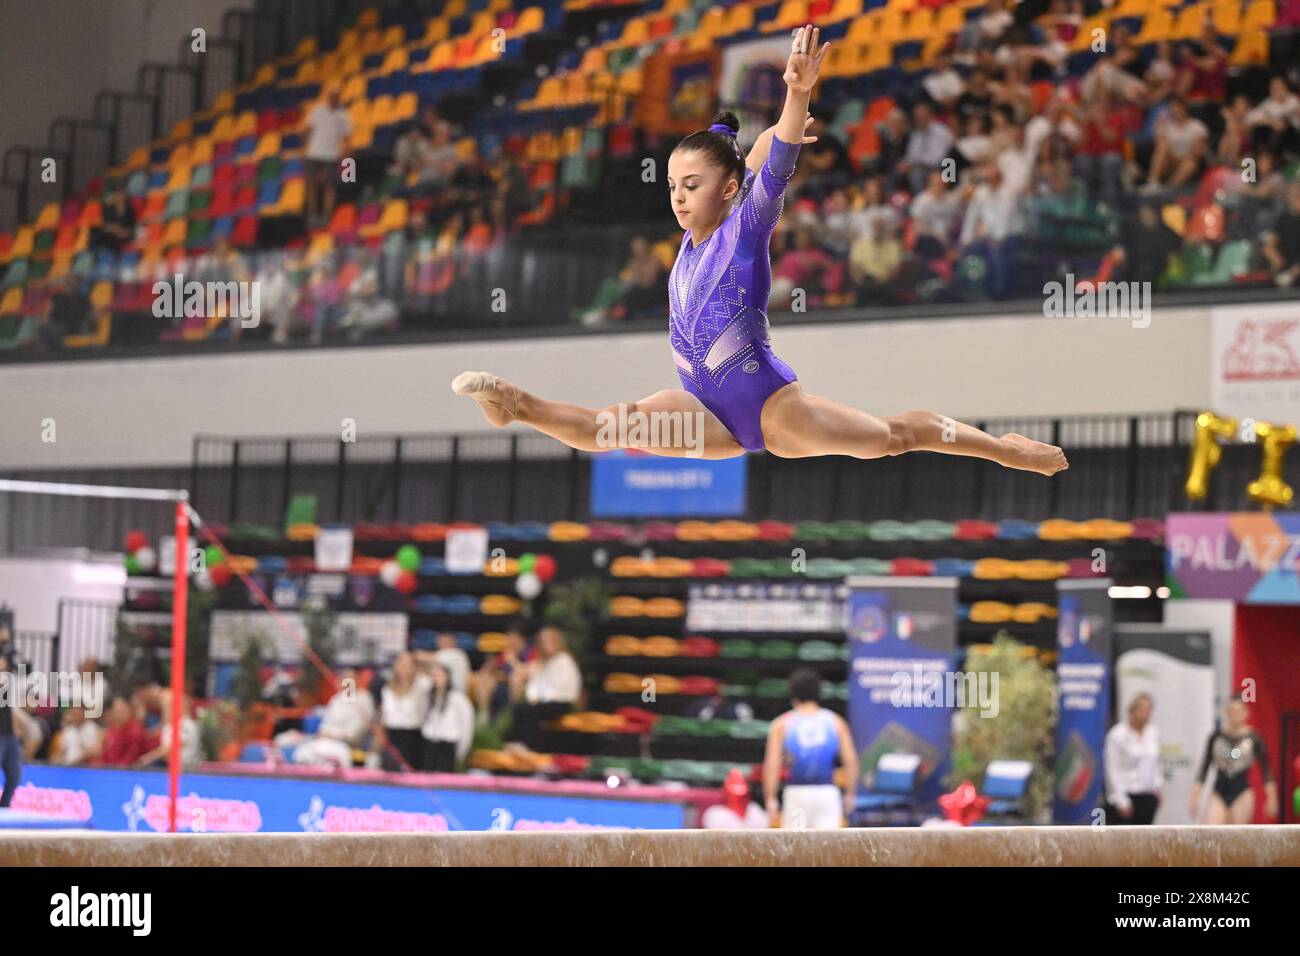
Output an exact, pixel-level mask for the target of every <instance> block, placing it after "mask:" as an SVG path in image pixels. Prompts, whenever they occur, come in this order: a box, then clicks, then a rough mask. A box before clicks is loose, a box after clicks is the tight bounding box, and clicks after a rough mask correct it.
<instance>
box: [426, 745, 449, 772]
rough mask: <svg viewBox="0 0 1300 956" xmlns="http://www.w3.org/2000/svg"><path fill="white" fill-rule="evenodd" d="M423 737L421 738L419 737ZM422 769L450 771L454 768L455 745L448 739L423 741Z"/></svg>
mask: <svg viewBox="0 0 1300 956" xmlns="http://www.w3.org/2000/svg"><path fill="white" fill-rule="evenodd" d="M421 739H423V738H421ZM422 769H424V770H428V771H429V772H430V773H451V772H452V771H454V770H455V769H456V745H455V744H454V743H452V742H451V741H450V740H425V741H424V767H423V768H422Z"/></svg>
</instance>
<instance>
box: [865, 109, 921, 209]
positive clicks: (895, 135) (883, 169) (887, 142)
mask: <svg viewBox="0 0 1300 956" xmlns="http://www.w3.org/2000/svg"><path fill="white" fill-rule="evenodd" d="M910 132H911V131H910V130H909V129H908V126H907V115H906V114H905V113H904V112H903V111H902V110H900V109H898V108H897V107H895V108H894V109H891V110H890V111H889V112H888V113H886V114H885V118H884V119H883V120H881V122H880V123H879V124H877V127H876V135H877V136H878V137H879V141H880V148H879V151H878V152H877V153H876V155H875V158H874V159H873V160H872V161H871V162H870V164H869V165H870V167H871V171H872V172H874V173H875V174H876V175H878V176H883V177H885V180H886V184H887V187H888V188H889V189H895V188H897V186H898V184H900V183H902V182H903V181H904V178H905V177H904V176H903V174H902V172H901V170H900V169H899V163H901V162H902V160H903V155H904V154H905V153H906V152H907V143H908V134H909V133H910Z"/></svg>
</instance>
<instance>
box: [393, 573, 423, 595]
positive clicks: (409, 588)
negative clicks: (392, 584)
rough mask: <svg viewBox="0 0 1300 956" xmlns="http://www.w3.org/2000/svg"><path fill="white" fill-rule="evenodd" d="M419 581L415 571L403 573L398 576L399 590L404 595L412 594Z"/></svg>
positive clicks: (397, 585)
mask: <svg viewBox="0 0 1300 956" xmlns="http://www.w3.org/2000/svg"><path fill="white" fill-rule="evenodd" d="M419 583H420V582H419V579H418V578H417V577H416V576H415V572H414V571H403V572H402V573H401V574H399V575H398V576H397V584H396V587H397V590H399V591H401V592H402V593H403V594H410V593H412V592H413V591H414V590H415V588H416V586H417V585H418V584H419Z"/></svg>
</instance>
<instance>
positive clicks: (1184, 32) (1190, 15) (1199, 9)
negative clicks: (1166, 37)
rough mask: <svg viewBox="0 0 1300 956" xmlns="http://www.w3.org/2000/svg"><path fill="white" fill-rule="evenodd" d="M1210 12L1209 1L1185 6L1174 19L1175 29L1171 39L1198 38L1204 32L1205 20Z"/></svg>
mask: <svg viewBox="0 0 1300 956" xmlns="http://www.w3.org/2000/svg"><path fill="white" fill-rule="evenodd" d="M1209 13H1210V5H1209V4H1208V3H1192V4H1189V5H1187V6H1186V7H1183V8H1182V9H1181V10H1179V11H1178V16H1177V18H1176V19H1175V20H1174V29H1173V33H1172V34H1171V36H1170V39H1173V40H1194V39H1196V38H1197V37H1199V36H1200V35H1201V33H1202V32H1203V30H1204V27H1205V20H1206V17H1208V16H1209Z"/></svg>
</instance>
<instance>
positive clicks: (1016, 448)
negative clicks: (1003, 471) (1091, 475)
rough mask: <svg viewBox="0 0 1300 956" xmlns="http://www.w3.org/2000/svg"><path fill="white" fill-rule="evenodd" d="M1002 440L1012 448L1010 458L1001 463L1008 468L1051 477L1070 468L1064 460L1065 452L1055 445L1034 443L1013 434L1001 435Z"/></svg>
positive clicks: (1022, 436)
mask: <svg viewBox="0 0 1300 956" xmlns="http://www.w3.org/2000/svg"><path fill="white" fill-rule="evenodd" d="M1002 440H1003V441H1004V442H1006V443H1007V444H1008V445H1010V446H1011V448H1012V454H1011V457H1010V458H1009V460H1007V461H1004V462H1003V463H1002V464H1004V465H1005V466H1006V467H1008V468H1016V469H1019V470H1020V471H1035V472H1038V474H1040V475H1047V476H1048V477H1051V476H1052V475H1054V474H1056V473H1057V472H1058V471H1064V470H1065V469H1067V468H1069V467H1070V463H1069V462H1068V461H1066V460H1065V452H1063V451H1061V449H1059V448H1057V447H1056V446H1055V445H1047V444H1044V443H1043V442H1041V441H1034V440H1033V439H1032V438H1026V437H1025V436H1024V435H1017V434H1016V433H1015V432H1009V433H1007V434H1006V435H1003V436H1002Z"/></svg>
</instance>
